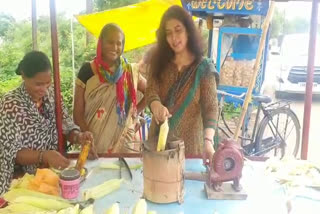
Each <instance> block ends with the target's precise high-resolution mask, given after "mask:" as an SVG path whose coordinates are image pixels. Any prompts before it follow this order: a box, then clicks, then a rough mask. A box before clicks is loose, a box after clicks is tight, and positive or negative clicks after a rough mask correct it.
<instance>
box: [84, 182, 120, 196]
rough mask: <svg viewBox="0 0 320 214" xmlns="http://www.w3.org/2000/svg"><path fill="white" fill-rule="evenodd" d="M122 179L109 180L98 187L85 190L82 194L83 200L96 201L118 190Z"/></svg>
mask: <svg viewBox="0 0 320 214" xmlns="http://www.w3.org/2000/svg"><path fill="white" fill-rule="evenodd" d="M122 181H123V179H111V180H108V181H106V182H104V183H102V184H100V185H98V186H95V187H92V188H90V189H86V190H85V191H84V192H83V194H82V195H83V199H84V200H88V199H90V198H93V199H98V198H101V197H103V196H105V195H108V194H110V193H111V192H113V191H115V190H117V189H119V188H120V185H121V183H122Z"/></svg>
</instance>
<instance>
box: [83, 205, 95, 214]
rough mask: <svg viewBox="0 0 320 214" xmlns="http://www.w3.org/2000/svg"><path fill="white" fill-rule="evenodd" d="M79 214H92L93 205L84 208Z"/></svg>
mask: <svg viewBox="0 0 320 214" xmlns="http://www.w3.org/2000/svg"><path fill="white" fill-rule="evenodd" d="M80 214H94V211H93V204H91V205H89V206H87V207H86V208H84V209H83V210H81V212H80Z"/></svg>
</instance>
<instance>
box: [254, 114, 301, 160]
mask: <svg viewBox="0 0 320 214" xmlns="http://www.w3.org/2000/svg"><path fill="white" fill-rule="evenodd" d="M269 113H270V116H271V117H270V118H271V119H269V118H268V117H265V118H264V119H263V120H262V121H261V123H260V126H259V129H258V132H257V135H256V140H255V143H256V151H255V154H256V155H258V156H268V157H270V156H276V157H279V158H283V157H284V156H294V157H296V156H297V154H298V151H299V146H300V129H301V128H300V123H299V120H298V118H297V116H296V115H295V113H294V112H293V111H292V110H291V109H290V108H279V109H275V110H272V111H269Z"/></svg>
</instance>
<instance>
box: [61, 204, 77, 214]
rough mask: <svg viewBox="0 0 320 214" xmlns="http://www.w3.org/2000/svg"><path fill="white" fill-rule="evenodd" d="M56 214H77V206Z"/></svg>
mask: <svg viewBox="0 0 320 214" xmlns="http://www.w3.org/2000/svg"><path fill="white" fill-rule="evenodd" d="M57 214H79V204H77V205H75V206H74V207H69V208H67V209H63V210H60V211H59V212H58V213H57Z"/></svg>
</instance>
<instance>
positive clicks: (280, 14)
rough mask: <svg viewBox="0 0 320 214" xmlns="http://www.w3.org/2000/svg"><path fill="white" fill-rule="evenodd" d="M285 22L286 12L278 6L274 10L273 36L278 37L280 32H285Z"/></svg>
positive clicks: (271, 32)
mask: <svg viewBox="0 0 320 214" xmlns="http://www.w3.org/2000/svg"><path fill="white" fill-rule="evenodd" d="M284 24H285V13H284V10H280V9H278V8H276V9H275V10H274V14H273V18H272V21H271V31H270V34H271V38H276V37H278V36H279V35H280V34H283V28H284Z"/></svg>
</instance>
